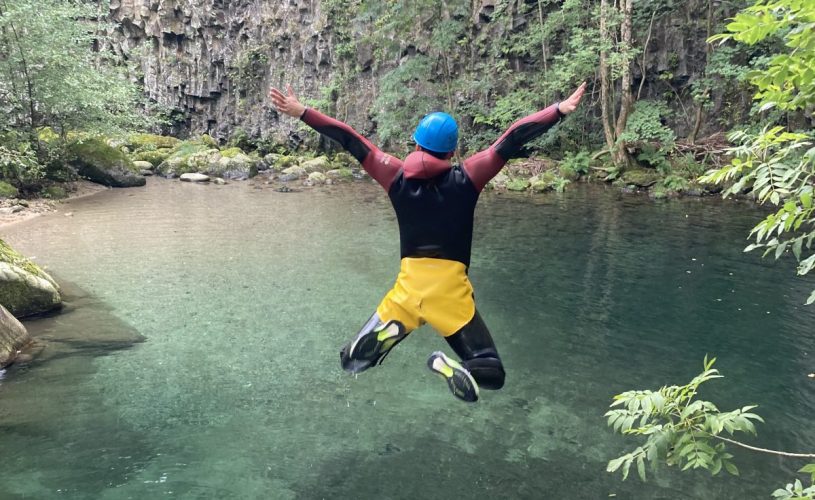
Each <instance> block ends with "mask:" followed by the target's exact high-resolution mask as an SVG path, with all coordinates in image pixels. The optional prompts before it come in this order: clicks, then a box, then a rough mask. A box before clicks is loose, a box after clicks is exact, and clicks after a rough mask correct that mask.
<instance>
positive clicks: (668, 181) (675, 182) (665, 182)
mask: <svg viewBox="0 0 815 500" xmlns="http://www.w3.org/2000/svg"><path fill="white" fill-rule="evenodd" d="M661 184H662V186H663V187H664V188H665V189H669V190H671V191H675V192H677V193H681V192H682V191H687V190H688V189H689V188H690V181H689V180H688V179H686V178H685V177H682V176H681V175H674V174H671V175H668V176H666V177H665V178H664V179H662V182H661Z"/></svg>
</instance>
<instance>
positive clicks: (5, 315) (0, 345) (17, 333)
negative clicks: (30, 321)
mask: <svg viewBox="0 0 815 500" xmlns="http://www.w3.org/2000/svg"><path fill="white" fill-rule="evenodd" d="M30 341H31V337H30V336H29V335H28V331H27V330H26V329H25V327H24V326H23V324H22V323H20V321H19V320H18V319H17V318H15V317H14V316H13V315H12V314H11V313H10V312H9V311H8V310H7V309H6V308H5V307H3V306H2V305H0V368H3V367H4V366H6V365H9V364H11V363H13V362H14V359H15V358H16V357H17V352H18V351H19V350H20V348H22V347H23V346H25V345H26V344H28V343H29V342H30Z"/></svg>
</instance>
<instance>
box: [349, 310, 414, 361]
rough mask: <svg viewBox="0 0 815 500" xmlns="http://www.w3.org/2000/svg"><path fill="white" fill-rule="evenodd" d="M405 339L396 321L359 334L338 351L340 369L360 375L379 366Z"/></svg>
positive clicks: (399, 324)
mask: <svg viewBox="0 0 815 500" xmlns="http://www.w3.org/2000/svg"><path fill="white" fill-rule="evenodd" d="M405 337H407V334H406V333H405V328H404V327H403V326H402V324H401V323H400V322H398V321H388V322H387V323H385V324H384V325H382V326H379V327H377V328H374V329H373V330H367V331H362V332H359V333H358V334H357V336H356V337H355V338H354V339H353V340H352V341H351V342H349V343H348V344H346V345H345V347H343V348H342V350H341V351H340V363H341V364H342V368H343V369H344V370H345V371H348V372H351V373H360V372H364V371H365V370H367V369H368V368H370V367H372V366H375V365H376V364H381V363H382V360H384V359H385V356H387V355H388V353H389V352H390V350H391V349H393V348H394V347H395V346H396V344H398V343H399V342H401V341H402V340H403V339H404V338H405Z"/></svg>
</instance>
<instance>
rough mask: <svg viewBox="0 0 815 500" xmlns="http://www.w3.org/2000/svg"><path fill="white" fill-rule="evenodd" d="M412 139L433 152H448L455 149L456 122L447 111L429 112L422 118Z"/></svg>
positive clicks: (456, 138) (456, 137) (456, 136)
mask: <svg viewBox="0 0 815 500" xmlns="http://www.w3.org/2000/svg"><path fill="white" fill-rule="evenodd" d="M413 140H414V141H416V144H418V145H419V146H421V147H423V148H425V149H429V150H430V151H433V152H435V153H449V152H451V151H455V150H456V143H457V142H458V124H457V123H456V120H455V119H454V118H453V117H452V116H450V115H448V114H447V113H441V112H436V113H430V114H429V115H427V116H425V117H424V118H422V121H420V122H419V126H418V127H416V132H414V133H413Z"/></svg>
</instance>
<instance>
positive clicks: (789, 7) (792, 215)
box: [702, 0, 815, 304]
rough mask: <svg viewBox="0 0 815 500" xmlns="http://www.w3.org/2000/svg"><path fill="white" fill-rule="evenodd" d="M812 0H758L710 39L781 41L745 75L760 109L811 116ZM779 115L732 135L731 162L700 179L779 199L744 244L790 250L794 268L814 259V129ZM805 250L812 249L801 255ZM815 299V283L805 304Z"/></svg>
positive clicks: (803, 268) (814, 64) (805, 269)
mask: <svg viewBox="0 0 815 500" xmlns="http://www.w3.org/2000/svg"><path fill="white" fill-rule="evenodd" d="M813 29H815V3H814V2H811V1H805V0H783V1H781V0H778V1H769V0H758V1H756V3H755V4H754V5H753V6H751V7H748V8H746V9H745V10H744V11H742V12H740V13H739V14H738V15H737V16H736V17H735V18H734V19H733V22H731V23H730V24H728V25H727V30H728V32H727V33H724V34H721V35H716V36H714V37H712V38H711V41H715V40H720V41H722V42H724V41H727V40H730V39H733V40H736V41H739V42H742V43H744V44H747V45H755V44H758V43H761V42H763V41H766V40H768V39H771V38H780V39H781V40H782V41H783V43H784V49H783V51H782V52H781V53H778V54H775V55H773V56H772V57H771V58H770V59H769V61H768V62H767V65H766V67H765V68H762V70H761V71H753V72H751V73H750V74H749V75H748V77H749V80H750V82H751V83H752V84H753V85H754V86H755V87H756V88H757V92H756V94H755V96H754V98H755V100H756V101H757V103H758V110H757V111H758V113H761V112H765V111H768V110H772V109H778V110H781V111H784V112H787V113H795V112H798V113H801V114H803V115H805V116H808V117H809V118H810V119H811V118H812V117H813V114H812V106H813V105H815V37H813V36H812V32H813ZM778 119H779V115H778V114H773V113H770V114H769V116H768V120H769V123H767V124H766V125H765V126H764V128H763V130H762V131H761V132H759V133H757V134H753V133H750V132H747V131H740V132H735V133H733V134H732V135H731V137H730V139H731V141H733V142H736V143H738V145H737V146H736V147H734V148H732V149H731V150H730V153H731V154H732V155H733V157H734V158H733V161H732V163H731V164H730V165H727V166H725V167H722V168H720V169H716V170H711V171H710V172H708V173H707V174H706V175H705V176H704V177H703V178H702V181H703V182H709V183H725V182H732V183H733V184H732V185H731V186H730V187H729V188H728V189H726V190H725V191H724V196H730V195H732V194H735V193H739V192H741V191H742V190H745V189H751V190H752V191H753V192H754V193H756V196H757V198H758V200H759V201H760V202H761V203H765V202H767V201H769V202H770V203H772V204H773V205H776V206H781V208H780V209H779V210H778V211H777V212H776V213H774V214H770V215H769V216H767V218H765V219H764V220H763V221H762V222H760V223H759V224H757V225H756V226H755V227H754V228H753V230H752V232H751V233H750V234H751V236H754V237H755V243H754V244H752V245H750V246H748V247H747V248H746V249H745V251H749V250H753V249H755V248H764V249H765V252H764V255H767V254H769V253H772V254H774V256H775V258H776V259H777V258H779V257H781V256H782V255H783V254H784V253H785V252H786V251H787V250H791V251H792V253H793V255H794V256H795V258H796V259H797V260H798V262H799V264H798V274H799V275H805V274H807V273H809V271H810V270H812V268H813V267H815V253H812V250H813V249H812V243H813V241H815V209H813V203H812V197H813V193H812V191H813V187H812V179H813V175H815V147H813V139H815V134H813V132H812V130H802V131H789V130H787V128H786V127H784V126H780V125H779V126H774V125H776V123H778V121H777V120H778ZM806 253H811V255H808V256H806V255H805V254H806ZM813 302H815V291H813V292H812V294H811V295H810V297H809V299H808V300H807V304H812V303H813Z"/></svg>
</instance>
